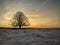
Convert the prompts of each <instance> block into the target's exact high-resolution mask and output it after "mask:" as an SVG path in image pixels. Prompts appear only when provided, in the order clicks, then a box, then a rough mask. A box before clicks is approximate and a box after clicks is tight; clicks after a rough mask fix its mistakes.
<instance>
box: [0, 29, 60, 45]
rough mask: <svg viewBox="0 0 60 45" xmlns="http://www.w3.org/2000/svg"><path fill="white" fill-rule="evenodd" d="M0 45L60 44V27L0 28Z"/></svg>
mask: <svg viewBox="0 0 60 45" xmlns="http://www.w3.org/2000/svg"><path fill="white" fill-rule="evenodd" d="M0 45H60V29H52V28H51V29H48V28H41V29H0Z"/></svg>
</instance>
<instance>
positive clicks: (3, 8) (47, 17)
mask: <svg viewBox="0 0 60 45" xmlns="http://www.w3.org/2000/svg"><path fill="white" fill-rule="evenodd" d="M17 11H21V12H23V13H24V14H25V15H26V16H27V17H28V19H29V22H30V25H29V26H27V27H32V28H60V0H0V27H12V26H11V22H10V21H9V20H10V19H12V16H13V15H14V14H15V13H16V12H17ZM24 27H25V26H24Z"/></svg>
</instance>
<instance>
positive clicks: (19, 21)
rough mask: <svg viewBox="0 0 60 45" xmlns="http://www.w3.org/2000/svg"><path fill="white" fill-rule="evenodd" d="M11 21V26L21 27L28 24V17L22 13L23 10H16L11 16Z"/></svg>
mask: <svg viewBox="0 0 60 45" xmlns="http://www.w3.org/2000/svg"><path fill="white" fill-rule="evenodd" d="M11 23H12V26H14V27H16V26H19V28H21V26H28V25H29V21H28V18H27V17H26V16H25V15H24V13H23V12H17V13H16V14H15V15H14V16H13V18H12V22H11Z"/></svg>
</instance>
